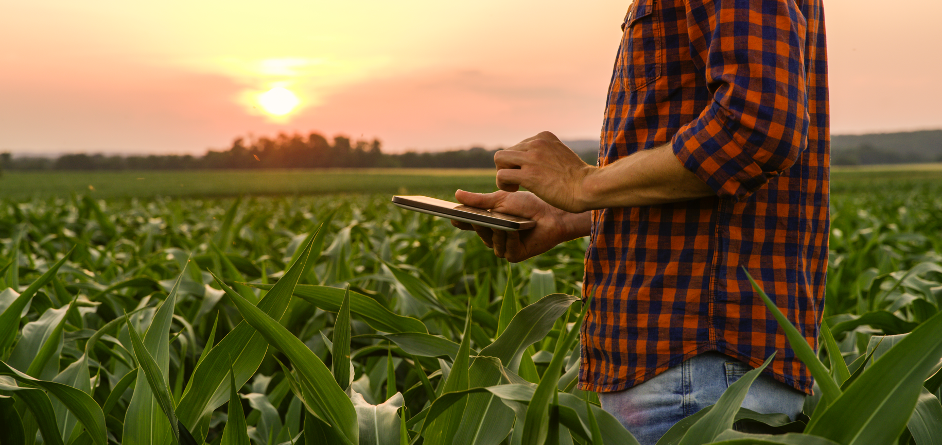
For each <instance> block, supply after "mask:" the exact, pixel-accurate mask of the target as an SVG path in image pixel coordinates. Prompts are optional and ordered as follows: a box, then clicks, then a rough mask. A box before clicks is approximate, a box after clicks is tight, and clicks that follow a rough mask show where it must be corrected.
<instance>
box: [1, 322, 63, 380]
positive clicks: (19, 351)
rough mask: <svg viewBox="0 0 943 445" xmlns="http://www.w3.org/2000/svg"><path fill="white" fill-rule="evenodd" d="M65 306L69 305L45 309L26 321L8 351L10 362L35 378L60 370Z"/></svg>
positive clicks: (52, 375) (43, 378) (50, 374)
mask: <svg viewBox="0 0 943 445" xmlns="http://www.w3.org/2000/svg"><path fill="white" fill-rule="evenodd" d="M68 310H69V309H68V307H63V308H59V309H47V310H46V311H45V312H43V315H42V316H41V317H39V319H38V320H36V321H32V322H29V323H26V325H25V326H24V327H23V331H22V335H21V336H20V340H19V341H18V342H17V343H16V346H14V347H13V351H12V352H11V353H10V361H9V362H8V363H9V364H10V366H12V367H14V368H16V369H19V370H23V371H25V372H26V373H27V374H29V375H31V376H33V377H36V378H38V379H41V380H52V378H53V377H55V376H56V374H58V373H59V353H60V352H61V350H62V324H63V323H64V322H65V319H66V314H67V313H68ZM53 358H55V360H53Z"/></svg>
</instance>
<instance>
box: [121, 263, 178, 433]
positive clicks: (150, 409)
mask: <svg viewBox="0 0 943 445" xmlns="http://www.w3.org/2000/svg"><path fill="white" fill-rule="evenodd" d="M186 267H187V266H185V267H184V270H182V271H181V272H180V275H179V276H178V277H177V280H176V282H175V283H174V285H173V287H172V288H171V290H170V293H169V294H168V295H167V299H165V300H164V302H163V303H161V305H160V306H159V307H158V309H157V312H156V313H155V314H154V318H153V319H152V320H151V324H150V326H148V328H147V332H146V333H145V334H144V338H143V339H141V338H140V335H139V334H138V333H137V331H136V330H135V328H134V327H133V326H132V325H131V323H130V320H129V319H127V318H126V321H127V326H128V330H129V334H130V336H131V341H132V347H133V349H134V355H135V357H136V358H137V361H138V365H139V366H140V369H141V372H138V374H137V382H136V383H135V385H134V393H133V394H132V395H131V402H130V403H129V404H128V409H127V411H126V412H125V416H124V419H125V420H124V433H123V434H122V441H123V442H124V443H126V444H129V445H138V444H140V445H163V444H164V443H166V442H168V441H169V439H170V438H169V437H168V435H170V436H171V437H173V438H174V439H175V440H177V441H178V443H179V441H180V429H179V428H178V425H177V422H176V420H177V416H176V413H175V412H174V406H173V400H172V399H171V398H170V392H169V390H168V388H169V381H167V376H168V372H169V368H170V341H169V338H168V337H169V335H170V325H171V322H172V321H173V314H174V306H175V305H176V302H177V291H178V290H179V289H180V283H181V282H182V281H183V279H184V276H185V274H186ZM138 340H140V344H138ZM150 351H153V355H152V354H151V352H150ZM165 391H166V392H165Z"/></svg>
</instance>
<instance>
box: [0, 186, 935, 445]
mask: <svg viewBox="0 0 943 445" xmlns="http://www.w3.org/2000/svg"><path fill="white" fill-rule="evenodd" d="M0 203H3V205H2V207H0V277H2V278H0V289H2V292H0V360H2V363H0V445H8V444H34V443H44V444H50V445H59V444H95V445H106V444H109V443H123V444H129V445H130V444H148V445H150V444H171V443H180V444H194V443H196V444H203V443H209V444H255V445H268V444H394V445H398V444H418V443H422V444H453V443H454V444H515V445H516V444H545V443H546V444H632V443H637V442H636V441H635V439H634V438H633V437H632V436H631V434H629V433H628V432H627V431H626V430H625V429H624V428H623V427H622V426H621V424H619V422H618V421H617V420H616V419H615V418H614V417H612V416H611V415H609V414H608V413H606V412H605V411H603V410H602V409H601V408H600V407H599V402H598V399H597V397H596V395H595V393H588V392H583V391H581V390H579V389H578V388H577V385H576V381H577V369H578V363H579V360H580V357H579V349H578V343H579V339H578V335H579V329H578V327H579V325H580V323H581V321H582V319H583V316H584V314H585V312H584V311H585V307H586V305H584V304H583V303H582V302H581V301H580V299H579V298H578V297H577V295H580V287H579V286H580V281H581V280H582V271H583V265H582V261H583V252H584V250H585V247H586V240H576V241H572V242H569V243H566V244H563V245H560V246H558V247H556V248H554V249H553V250H551V251H550V252H548V253H546V254H544V255H542V256H540V257H538V258H535V259H532V260H528V261H526V262H523V263H520V264H513V265H509V264H508V263H506V262H505V261H504V260H500V259H497V258H495V257H494V255H493V254H492V253H491V251H490V250H488V249H487V247H485V246H484V245H482V244H481V243H480V242H478V241H477V239H476V238H473V237H472V235H470V234H467V233H459V232H458V231H456V230H455V229H454V228H452V227H451V226H450V225H449V224H448V222H447V221H444V220H440V219H435V218H432V217H428V216H425V215H419V214H414V213H410V212H404V211H401V210H399V209H397V208H395V207H393V206H391V205H390V204H389V197H388V196H374V197H368V196H360V195H351V196H340V195H338V196H333V197H297V198H289V197H281V198H244V199H221V200H199V199H188V200H180V199H176V200H171V199H152V200H108V201H105V200H96V199H92V198H91V197H89V196H72V197H70V198H50V199H33V200H27V201H17V202H15V201H7V202H4V201H0ZM832 216H833V224H832V234H831V244H830V250H831V252H830V257H829V264H830V270H829V278H828V286H827V296H826V302H825V313H824V317H823V320H824V322H823V324H822V326H821V337H820V344H821V348H820V349H819V350H817V351H816V350H812V349H811V348H810V347H809V345H808V344H807V343H805V342H804V341H803V340H802V338H801V336H800V335H799V334H798V332H796V331H795V329H794V328H793V327H792V326H791V325H790V324H789V323H788V321H786V320H785V318H780V319H779V322H780V326H781V327H782V328H783V329H784V330H785V332H786V333H787V336H788V338H789V340H790V343H791V344H792V346H793V347H794V348H795V349H796V351H797V353H798V354H799V356H800V357H801V359H802V360H803V361H804V362H805V363H806V364H807V365H808V366H809V367H810V369H811V370H812V372H813V374H814V377H815V380H816V387H815V395H814V396H809V397H808V398H807V400H806V405H805V408H804V412H803V415H802V416H800V419H798V420H795V421H790V419H788V418H787V417H785V416H783V415H763V414H758V413H755V412H751V411H749V410H746V409H740V408H739V407H740V404H741V402H742V400H743V399H744V397H745V395H746V392H747V390H748V389H749V386H750V384H751V383H752V382H753V380H754V379H755V378H756V377H757V376H758V375H759V372H760V371H761V370H760V369H757V370H754V371H751V372H749V373H747V374H746V375H745V376H744V377H743V378H741V379H740V380H738V381H737V382H736V383H735V384H733V385H731V387H730V388H729V389H728V390H727V392H725V393H724V395H723V397H722V398H721V399H720V400H719V401H718V403H717V404H716V405H714V406H712V407H709V408H706V409H704V410H702V411H701V412H698V413H696V414H694V415H692V416H691V417H688V418H687V419H685V420H684V421H682V422H681V423H679V424H678V425H676V426H675V427H674V428H673V429H672V430H671V431H669V432H668V434H667V435H666V436H665V437H664V438H662V440H661V442H659V443H665V444H706V443H724V444H748V443H751V444H752V443H763V444H767V443H769V444H835V443H838V444H892V443H894V444H896V443H902V444H906V443H916V444H938V443H940V442H941V405H940V386H941V385H940V362H941V347H943V345H941V330H943V327H941V315H940V305H941V301H940V294H941V266H940V230H941V205H940V188H939V184H935V185H934V184H931V186H930V187H928V188H926V189H921V188H902V187H901V188H894V187H887V188H885V189H883V190H881V192H880V193H842V194H836V195H834V196H833V198H832ZM757 298H763V299H766V297H765V295H764V294H763V293H762V291H761V289H757ZM766 301H767V306H768V307H769V309H770V310H772V311H774V313H775V314H780V313H779V312H778V309H776V307H775V306H774V305H773V304H772V302H769V300H768V299H766Z"/></svg>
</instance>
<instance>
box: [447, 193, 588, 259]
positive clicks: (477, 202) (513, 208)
mask: <svg viewBox="0 0 943 445" xmlns="http://www.w3.org/2000/svg"><path fill="white" fill-rule="evenodd" d="M455 199H457V200H458V202H460V203H462V204H465V205H467V206H471V207H478V208H481V209H491V210H494V211H496V212H501V213H507V214H509V215H516V216H520V217H523V218H527V219H531V220H534V221H536V222H537V225H536V226H535V227H534V228H533V229H530V230H521V231H519V232H505V231H503V230H491V229H490V228H487V227H482V226H478V225H472V224H467V223H463V222H458V221H455V220H453V221H452V225H453V226H455V227H458V228H459V229H462V230H474V231H475V232H476V233H478V236H479V237H480V238H481V240H482V241H484V243H485V245H487V246H488V247H490V248H492V249H494V254H495V255H496V256H498V257H500V258H507V260H508V261H510V262H512V263H517V262H519V261H523V260H526V259H528V258H531V257H534V256H537V255H540V254H541V253H544V252H546V251H548V250H550V249H551V248H552V247H553V246H556V245H557V244H560V243H562V242H564V241H569V240H571V239H575V238H579V237H581V236H586V235H589V230H590V224H591V218H590V215H589V213H588V212H587V213H579V214H576V213H569V212H565V211H563V210H560V209H558V208H555V207H553V206H551V205H550V204H547V203H546V202H544V201H543V200H541V199H540V198H538V197H537V196H536V195H534V194H533V193H528V192H516V193H509V192H505V191H497V192H493V193H486V194H480V193H470V192H466V191H463V190H457V191H456V192H455Z"/></svg>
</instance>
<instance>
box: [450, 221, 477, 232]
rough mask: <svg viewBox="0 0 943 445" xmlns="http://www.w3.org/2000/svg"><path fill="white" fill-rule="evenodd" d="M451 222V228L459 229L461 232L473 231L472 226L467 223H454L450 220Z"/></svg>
mask: <svg viewBox="0 0 943 445" xmlns="http://www.w3.org/2000/svg"><path fill="white" fill-rule="evenodd" d="M451 222H452V226H453V227H456V228H459V229H461V230H475V229H474V228H472V225H471V224H469V223H466V222H461V221H456V220H454V219H453V220H451Z"/></svg>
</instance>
